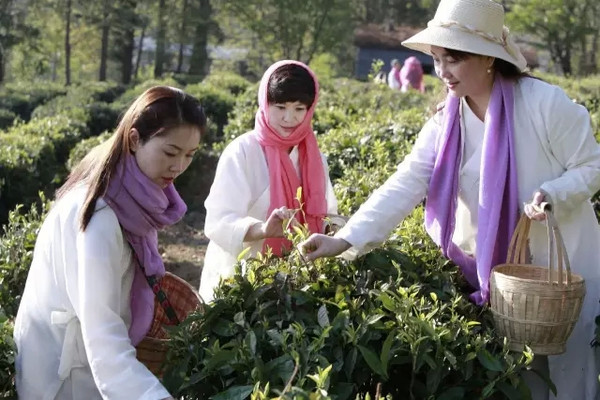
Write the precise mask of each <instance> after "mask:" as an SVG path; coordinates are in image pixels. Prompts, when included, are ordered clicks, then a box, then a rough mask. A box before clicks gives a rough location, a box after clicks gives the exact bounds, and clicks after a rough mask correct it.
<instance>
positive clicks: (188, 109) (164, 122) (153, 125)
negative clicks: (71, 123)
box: [56, 86, 206, 231]
mask: <svg viewBox="0 0 600 400" xmlns="http://www.w3.org/2000/svg"><path fill="white" fill-rule="evenodd" d="M182 125H190V126H194V127H197V128H198V130H199V131H200V134H201V135H202V134H203V133H204V129H205V127H206V116H205V114H204V110H203V109H202V106H201V105H200V103H199V102H198V100H197V99H195V98H194V97H192V96H190V95H188V94H186V93H185V92H183V91H181V90H179V89H176V88H173V87H170V86H154V87H152V88H150V89H148V90H146V91H145V92H144V93H142V94H141V95H140V96H139V97H138V98H137V99H136V100H135V101H134V102H133V104H132V105H131V106H130V107H129V108H128V109H127V111H126V112H125V114H124V115H123V118H122V119H121V121H120V122H119V125H118V126H117V129H116V131H115V132H114V134H113V135H112V136H111V138H110V139H109V140H108V141H106V142H105V143H103V144H101V145H99V146H97V147H95V148H94V149H92V151H90V152H89V153H88V154H87V155H86V156H85V157H84V158H83V160H81V162H79V164H77V166H76V167H75V168H74V169H73V171H72V172H71V173H70V175H69V177H68V179H67V181H66V182H65V183H64V185H62V187H61V188H60V189H59V190H58V191H57V192H56V198H57V199H60V198H61V197H63V196H64V195H65V194H66V193H68V192H69V191H70V190H71V189H73V188H74V187H75V186H77V185H78V184H79V183H81V182H85V183H86V184H87V185H88V190H87V195H86V198H85V201H84V203H83V207H82V212H81V219H80V227H81V230H82V231H84V230H85V229H86V227H87V225H88V224H89V222H90V220H91V219H92V215H93V214H94V210H95V208H96V202H97V200H98V198H99V197H101V196H103V195H104V194H105V193H106V189H107V188H108V183H109V182H110V179H111V176H112V175H113V173H114V172H115V170H116V167H117V165H118V164H119V161H120V160H121V158H122V157H123V155H125V154H128V153H130V152H131V148H130V141H129V132H130V131H131V130H132V129H136V130H137V131H138V133H139V137H140V142H141V144H144V143H146V142H147V141H148V140H150V139H152V138H153V137H156V136H161V135H164V134H166V133H167V131H169V130H170V129H172V128H176V127H179V126H182Z"/></svg>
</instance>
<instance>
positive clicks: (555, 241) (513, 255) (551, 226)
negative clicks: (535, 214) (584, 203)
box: [506, 203, 572, 286]
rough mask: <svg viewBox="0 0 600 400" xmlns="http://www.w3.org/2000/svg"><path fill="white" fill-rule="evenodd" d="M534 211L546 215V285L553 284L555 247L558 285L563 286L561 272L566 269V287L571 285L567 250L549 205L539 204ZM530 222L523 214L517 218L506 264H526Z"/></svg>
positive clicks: (527, 261)
mask: <svg viewBox="0 0 600 400" xmlns="http://www.w3.org/2000/svg"><path fill="white" fill-rule="evenodd" d="M534 208H535V209H536V211H540V212H544V213H545V214H546V229H547V235H548V269H549V271H548V283H553V279H552V275H553V270H554V247H555V246H556V254H557V260H558V266H557V272H558V274H557V275H558V276H557V278H558V284H559V285H560V286H563V285H564V284H565V283H564V279H563V270H564V269H565V268H566V273H567V283H566V284H567V285H571V280H572V279H571V264H570V263H569V257H568V256H567V250H566V247H565V243H564V240H563V238H562V235H561V233H560V230H559V229H558V223H557V222H556V218H555V217H554V214H553V212H552V206H551V205H550V204H549V203H541V204H540V205H539V206H534ZM530 227H531V220H530V219H529V217H527V215H525V214H524V213H523V214H522V215H521V217H520V218H519V221H518V223H517V226H516V228H515V231H514V233H513V236H512V238H511V240H510V244H509V246H508V256H507V258H506V260H507V261H506V262H507V263H513V264H528V263H529V260H528V257H527V255H528V239H529V229H530Z"/></svg>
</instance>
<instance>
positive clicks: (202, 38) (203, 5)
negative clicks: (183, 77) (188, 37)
mask: <svg viewBox="0 0 600 400" xmlns="http://www.w3.org/2000/svg"><path fill="white" fill-rule="evenodd" d="M196 4H197V10H196V12H195V13H194V14H195V16H196V17H195V18H194V21H193V23H194V24H195V29H194V38H193V46H192V55H191V57H190V67H189V70H188V73H189V74H190V75H196V76H200V77H202V76H205V75H207V74H208V72H209V69H210V58H209V57H208V49H207V46H208V39H209V36H210V35H211V34H214V35H215V36H217V37H220V35H221V33H220V30H219V28H218V26H217V25H216V24H215V22H214V20H213V19H212V15H213V9H212V5H211V3H210V0H199V1H198V2H197V3H196Z"/></svg>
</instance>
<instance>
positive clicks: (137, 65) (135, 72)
mask: <svg viewBox="0 0 600 400" xmlns="http://www.w3.org/2000/svg"><path fill="white" fill-rule="evenodd" d="M145 35H146V25H144V26H142V33H141V34H140V41H139V44H138V49H137V57H136V58H135V69H134V70H133V76H134V78H137V76H138V71H139V70H140V61H141V59H142V51H143V50H144V37H145Z"/></svg>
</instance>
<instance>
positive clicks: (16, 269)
mask: <svg viewBox="0 0 600 400" xmlns="http://www.w3.org/2000/svg"><path fill="white" fill-rule="evenodd" d="M49 209H50V202H49V201H47V200H46V197H45V196H44V194H43V193H41V192H40V193H39V198H38V202H37V203H34V204H32V205H31V207H30V209H29V211H27V212H23V207H22V206H21V205H19V206H17V207H16V208H15V209H14V210H12V211H11V212H10V213H9V216H8V224H6V225H5V226H3V229H2V231H3V235H2V236H1V237H0V313H1V312H4V313H5V315H6V316H8V317H9V318H14V317H15V316H16V315H17V310H18V308H19V303H20V302H21V295H22V294H23V289H24V288H25V280H26V279H27V273H28V272H29V266H30V265H31V261H32V260H33V249H34V246H35V241H36V238H37V234H38V232H39V229H40V227H41V225H42V222H43V220H44V218H45V216H46V214H47V213H48V211H49ZM0 345H1V343H0ZM0 351H1V350H0ZM0 354H1V353H0ZM1 362H3V360H0V374H1V371H2V367H1V365H2V364H1ZM0 389H2V387H1V386H0Z"/></svg>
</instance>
